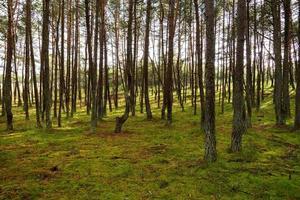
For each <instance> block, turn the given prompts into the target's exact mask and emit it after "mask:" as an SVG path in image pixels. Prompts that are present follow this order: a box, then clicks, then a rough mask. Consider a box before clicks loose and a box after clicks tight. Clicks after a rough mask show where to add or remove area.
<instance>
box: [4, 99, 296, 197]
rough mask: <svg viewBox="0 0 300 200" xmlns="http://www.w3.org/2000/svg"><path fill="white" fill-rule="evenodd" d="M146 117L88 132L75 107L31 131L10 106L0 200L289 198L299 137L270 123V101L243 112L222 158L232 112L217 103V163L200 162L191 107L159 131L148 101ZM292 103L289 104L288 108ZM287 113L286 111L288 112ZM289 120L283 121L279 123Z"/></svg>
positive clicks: (105, 123) (107, 121)
mask: <svg viewBox="0 0 300 200" xmlns="http://www.w3.org/2000/svg"><path fill="white" fill-rule="evenodd" d="M152 105H153V108H152V109H153V114H154V119H153V120H151V121H148V120H146V119H145V118H146V117H145V115H144V114H140V112H139V110H137V116H135V117H130V118H129V120H128V121H127V122H126V124H125V125H124V132H123V133H122V134H119V135H115V134H114V133H113V130H114V122H115V117H116V116H117V115H120V114H122V112H123V108H122V107H121V108H120V109H119V110H117V111H114V112H113V113H109V115H108V116H107V117H105V118H104V119H103V120H102V121H99V122H98V127H97V132H96V133H95V134H91V133H90V131H89V130H90V128H89V126H90V122H89V120H90V117H89V116H87V115H86V113H85V111H84V109H78V113H76V114H75V115H74V117H73V118H69V119H66V118H65V117H64V118H63V127H62V128H58V127H57V126H56V120H55V119H54V120H53V129H51V130H45V129H36V128H35V122H34V119H35V116H34V111H33V110H32V111H31V112H30V113H32V115H31V116H30V118H31V120H30V121H25V120H24V116H23V113H22V110H21V108H17V107H14V114H15V115H14V116H15V119H14V124H15V130H14V131H13V132H10V133H7V132H6V131H5V123H4V122H5V119H4V118H0V121H1V124H0V169H1V170H0V177H1V179H0V199H299V198H300V166H299V163H300V148H299V147H300V132H299V131H298V132H294V131H292V130H291V128H290V127H289V126H287V127H281V128H280V127H276V126H274V115H273V104H272V100H271V97H267V99H265V101H264V103H263V105H262V107H261V110H260V111H259V112H255V111H254V113H253V123H252V124H253V126H252V128H250V129H249V130H248V131H247V133H245V135H244V136H243V151H242V152H240V153H234V154H233V153H229V152H228V148H229V146H230V140H231V128H232V124H231V123H232V111H231V110H232V108H231V105H230V104H226V105H225V113H224V114H221V113H220V110H219V107H218V106H217V111H216V113H217V122H216V124H217V127H216V128H217V150H218V161H217V162H216V163H212V164H208V163H205V162H204V161H203V159H202V158H203V151H204V148H203V147H204V141H203V140H204V134H203V132H202V130H201V129H200V123H199V118H200V117H199V113H198V114H197V115H193V109H192V107H191V105H186V106H185V112H181V111H180V108H179V106H178V105H177V104H175V106H174V113H173V116H174V123H173V124H172V125H171V126H166V125H165V122H164V121H163V120H160V110H159V109H158V108H156V104H154V101H153V99H152ZM291 105H293V102H291ZM292 113H293V111H292ZM288 123H289V124H290V125H291V124H292V119H290V120H289V121H288Z"/></svg>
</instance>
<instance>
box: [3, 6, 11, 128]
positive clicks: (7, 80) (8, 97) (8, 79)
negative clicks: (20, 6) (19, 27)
mask: <svg viewBox="0 0 300 200" xmlns="http://www.w3.org/2000/svg"><path fill="white" fill-rule="evenodd" d="M7 16H8V24H7V49H6V50H7V52H6V69H5V86H4V95H3V96H4V102H5V111H6V126H7V130H13V113H12V111H11V104H12V102H11V101H12V96H11V92H12V91H11V69H12V54H13V52H12V51H13V45H14V42H13V41H14V35H13V1H12V0H8V1H7Z"/></svg>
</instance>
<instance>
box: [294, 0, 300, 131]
mask: <svg viewBox="0 0 300 200" xmlns="http://www.w3.org/2000/svg"><path fill="white" fill-rule="evenodd" d="M298 9H299V11H298V22H300V0H298ZM298 46H300V23H298ZM296 82H297V88H296V98H295V122H294V127H295V129H297V130H299V129H300V51H299V49H298V65H297V66H296Z"/></svg>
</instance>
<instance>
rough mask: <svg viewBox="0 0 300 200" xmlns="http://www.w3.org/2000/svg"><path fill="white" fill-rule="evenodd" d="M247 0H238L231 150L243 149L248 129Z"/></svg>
mask: <svg viewBox="0 0 300 200" xmlns="http://www.w3.org/2000/svg"><path fill="white" fill-rule="evenodd" d="M245 22H246V0H238V7H237V30H238V32H237V49H236V50H237V52H236V66H235V70H234V79H233V126H232V129H233V130H232V136H231V151H233V152H237V151H240V150H241V149H242V136H243V134H244V132H245V130H246V124H245V102H244V90H243V82H244V80H243V79H244V71H243V68H244V40H245V30H246V26H245V24H246V23H245Z"/></svg>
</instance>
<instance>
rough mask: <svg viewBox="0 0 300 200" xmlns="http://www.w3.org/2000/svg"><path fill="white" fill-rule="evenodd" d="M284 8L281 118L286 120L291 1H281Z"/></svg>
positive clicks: (288, 110)
mask: <svg viewBox="0 0 300 200" xmlns="http://www.w3.org/2000/svg"><path fill="white" fill-rule="evenodd" d="M283 7H284V58H283V79H282V84H283V91H282V98H283V99H282V111H283V113H282V114H283V117H284V119H285V120H286V119H287V118H288V117H290V114H291V111H290V94H289V80H290V77H289V75H290V61H289V58H290V54H291V52H290V48H291V33H290V18H291V1H290V0H285V1H283Z"/></svg>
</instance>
